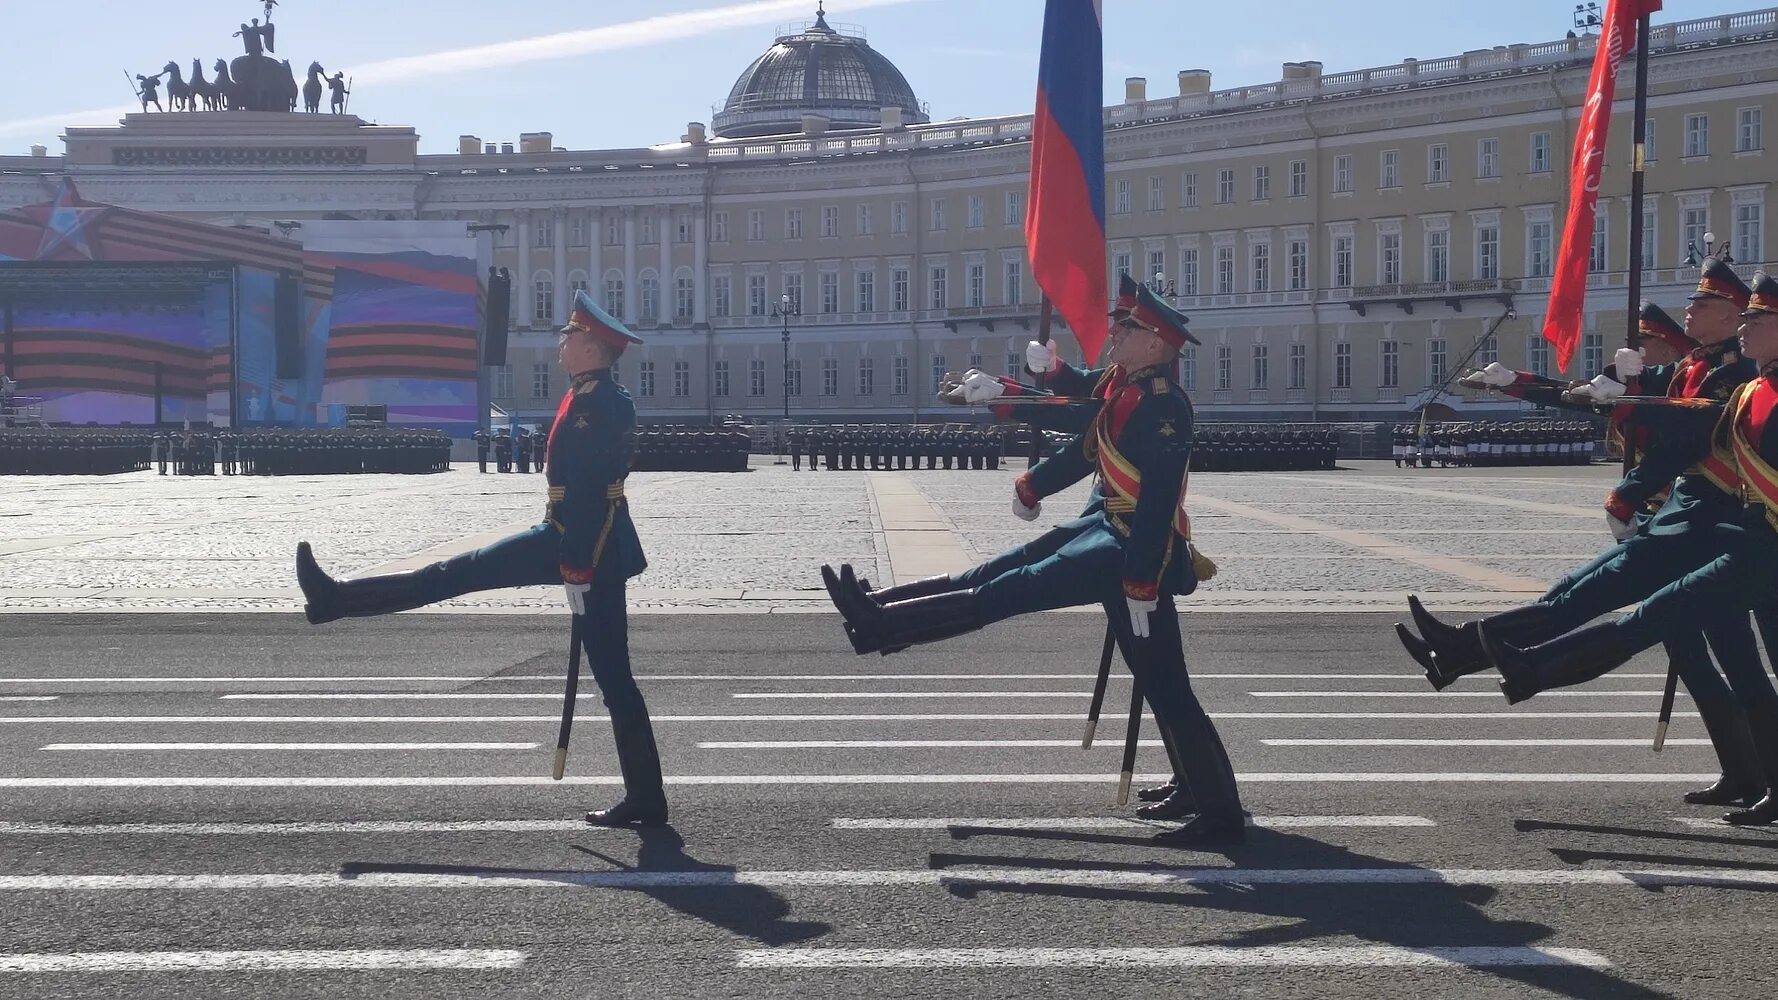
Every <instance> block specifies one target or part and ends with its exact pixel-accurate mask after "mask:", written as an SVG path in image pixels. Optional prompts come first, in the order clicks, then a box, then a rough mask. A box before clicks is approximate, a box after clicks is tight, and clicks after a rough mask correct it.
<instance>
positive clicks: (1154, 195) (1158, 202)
mask: <svg viewBox="0 0 1778 1000" xmlns="http://www.w3.org/2000/svg"><path fill="white" fill-rule="evenodd" d="M1162 183H1163V182H1162V179H1161V178H1160V177H1150V178H1149V179H1148V210H1149V211H1150V212H1159V211H1161V210H1162V209H1165V208H1166V207H1167V195H1166V191H1165V188H1163V187H1162Z"/></svg>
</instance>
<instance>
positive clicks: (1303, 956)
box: [735, 945, 1611, 969]
mask: <svg viewBox="0 0 1778 1000" xmlns="http://www.w3.org/2000/svg"><path fill="white" fill-rule="evenodd" d="M735 965H736V967H737V968H741V969H980V968H990V969H1153V968H1205V967H1219V968H1373V969H1374V968H1390V969H1403V968H1428V967H1446V966H1455V967H1459V968H1473V969H1486V968H1511V967H1527V966H1571V967H1572V966H1579V967H1584V968H1589V969H1608V968H1610V967H1611V962H1610V961H1609V960H1608V959H1606V958H1605V957H1604V956H1602V955H1600V954H1598V953H1596V952H1591V951H1587V950H1586V949H1584V948H1541V947H1504V948H1490V947H1453V948H1402V947H1396V946H1393V945H1363V946H1358V947H1346V948H1339V947H1326V948H1316V947H1308V946H1297V945H1258V946H1253V947H1240V946H1228V945H1187V946H1185V947H1178V948H754V949H746V950H742V951H737V952H735Z"/></svg>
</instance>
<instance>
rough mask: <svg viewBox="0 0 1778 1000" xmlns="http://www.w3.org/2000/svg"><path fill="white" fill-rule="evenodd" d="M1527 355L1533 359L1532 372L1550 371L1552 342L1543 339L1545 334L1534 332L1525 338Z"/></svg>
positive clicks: (1539, 373) (1547, 372)
mask: <svg viewBox="0 0 1778 1000" xmlns="http://www.w3.org/2000/svg"><path fill="white" fill-rule="evenodd" d="M1525 356H1526V357H1528V358H1530V359H1531V374H1533V375H1548V374H1549V373H1550V342H1549V341H1547V340H1545V339H1543V334H1541V333H1534V334H1532V335H1531V336H1529V337H1526V338H1525Z"/></svg>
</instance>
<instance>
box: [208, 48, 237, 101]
mask: <svg viewBox="0 0 1778 1000" xmlns="http://www.w3.org/2000/svg"><path fill="white" fill-rule="evenodd" d="M210 71H211V72H213V73H215V74H216V79H215V81H214V82H212V83H211V84H210V87H211V88H212V89H214V90H215V91H216V103H217V106H218V107H220V108H223V109H226V110H229V111H234V110H236V109H238V108H239V107H240V106H241V102H240V98H239V97H237V96H236V95H235V81H234V80H233V78H231V77H230V76H229V75H228V60H227V59H218V60H216V65H214V66H212V67H210Z"/></svg>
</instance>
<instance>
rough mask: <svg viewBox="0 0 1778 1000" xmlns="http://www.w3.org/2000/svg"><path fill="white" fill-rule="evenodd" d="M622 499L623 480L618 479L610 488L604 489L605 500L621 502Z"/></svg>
mask: <svg viewBox="0 0 1778 1000" xmlns="http://www.w3.org/2000/svg"><path fill="white" fill-rule="evenodd" d="M623 498H624V481H623V480H621V479H619V480H618V481H617V482H615V483H612V484H611V485H610V486H607V487H605V499H607V500H622V499H623Z"/></svg>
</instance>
